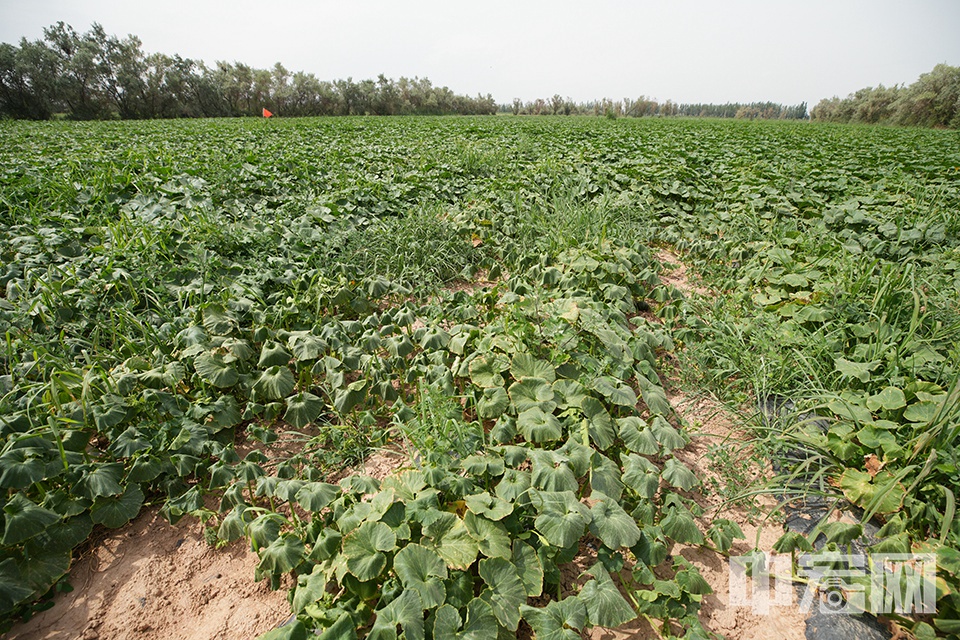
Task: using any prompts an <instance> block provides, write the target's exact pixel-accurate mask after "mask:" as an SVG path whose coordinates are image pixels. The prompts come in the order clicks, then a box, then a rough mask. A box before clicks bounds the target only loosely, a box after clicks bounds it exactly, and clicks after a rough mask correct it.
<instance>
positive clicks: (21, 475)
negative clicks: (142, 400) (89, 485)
mask: <svg viewBox="0 0 960 640" xmlns="http://www.w3.org/2000/svg"><path fill="white" fill-rule="evenodd" d="M132 428H133V427H130V429H132ZM130 429H127V431H130ZM125 433H126V432H125ZM0 467H2V468H3V475H2V476H0V487H3V488H4V489H26V488H27V487H29V486H30V485H32V484H34V483H35V482H40V481H41V480H43V479H44V478H45V477H46V475H47V473H46V467H47V465H46V463H45V462H44V460H43V459H42V458H39V457H37V456H36V451H35V450H34V449H32V448H28V447H21V448H18V449H10V450H9V451H7V452H6V453H4V454H3V455H2V456H0Z"/></svg>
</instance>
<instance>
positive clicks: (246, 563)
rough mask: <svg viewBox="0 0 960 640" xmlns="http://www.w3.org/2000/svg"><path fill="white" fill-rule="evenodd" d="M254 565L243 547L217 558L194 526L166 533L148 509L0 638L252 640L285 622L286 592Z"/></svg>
mask: <svg viewBox="0 0 960 640" xmlns="http://www.w3.org/2000/svg"><path fill="white" fill-rule="evenodd" d="M257 562H258V560H257V556H256V554H255V553H253V552H251V551H250V550H249V547H247V546H246V544H245V542H244V541H238V542H236V543H234V544H232V545H230V546H229V547H227V548H225V549H221V550H219V551H217V550H215V549H213V548H212V547H210V545H208V544H207V543H206V542H205V541H204V539H203V534H202V529H201V525H200V524H199V522H198V521H197V520H196V519H193V518H184V519H183V520H182V521H181V522H179V523H178V524H177V525H176V526H171V525H170V524H168V523H167V521H166V520H164V519H163V518H161V517H160V516H159V515H158V513H157V509H156V508H152V509H148V510H145V511H144V512H143V513H142V514H140V516H139V517H137V518H136V519H135V520H134V521H133V522H131V523H130V524H128V525H126V526H124V527H122V528H120V529H118V530H116V531H111V532H108V533H107V535H106V536H105V537H104V538H103V539H102V540H101V541H100V542H99V543H97V544H96V545H95V546H94V547H93V548H92V549H91V550H90V551H89V552H87V553H86V554H85V555H83V556H81V557H80V558H79V559H78V560H76V561H75V563H74V566H73V569H72V570H71V572H70V582H71V584H72V585H73V587H74V590H73V591H72V592H71V593H67V594H62V595H60V596H58V597H57V601H56V604H55V605H54V607H53V608H51V609H49V610H47V611H44V612H43V613H41V614H39V615H37V616H35V617H34V618H32V619H31V620H30V621H29V622H27V623H24V624H20V625H18V626H17V627H15V628H14V629H12V630H11V631H10V633H9V634H8V635H7V636H6V637H7V638H16V639H17V640H77V639H81V640H110V639H113V638H138V639H141V638H142V639H143V640H154V639H155V640H199V639H201V638H204V639H208V638H209V639H212V638H231V639H233V638H235V639H238V640H239V639H242V638H255V637H257V636H258V635H260V634H262V633H264V632H266V631H269V630H270V629H272V628H274V627H276V626H278V625H280V624H282V623H283V622H284V621H285V620H286V619H287V618H289V617H290V608H289V605H288V604H287V599H286V591H285V590H281V591H271V590H270V588H269V586H268V584H267V582H266V581H263V582H260V583H256V582H254V581H253V572H254V568H255V567H256V566H257Z"/></svg>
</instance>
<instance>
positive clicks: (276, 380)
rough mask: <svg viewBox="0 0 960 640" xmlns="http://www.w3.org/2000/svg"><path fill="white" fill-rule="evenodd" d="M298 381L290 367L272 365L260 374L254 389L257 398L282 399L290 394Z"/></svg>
mask: <svg viewBox="0 0 960 640" xmlns="http://www.w3.org/2000/svg"><path fill="white" fill-rule="evenodd" d="M295 384H296V381H295V380H294V378H293V374H292V373H290V369H288V368H287V367H285V366H282V367H281V366H274V367H270V368H269V369H267V370H266V371H264V372H263V373H261V374H260V377H259V378H257V381H256V382H254V383H253V391H254V393H256V394H257V398H259V399H266V400H281V399H283V398H286V397H287V396H288V395H290V392H291V391H293V387H294V386H295Z"/></svg>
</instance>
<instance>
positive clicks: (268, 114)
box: [263, 108, 273, 118]
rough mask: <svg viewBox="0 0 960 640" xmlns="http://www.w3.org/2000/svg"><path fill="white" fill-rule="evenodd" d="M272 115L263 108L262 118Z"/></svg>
mask: <svg viewBox="0 0 960 640" xmlns="http://www.w3.org/2000/svg"><path fill="white" fill-rule="evenodd" d="M272 115H273V114H272V113H270V112H269V111H267V109H266V108H264V110H263V117H264V118H269V117H270V116H272Z"/></svg>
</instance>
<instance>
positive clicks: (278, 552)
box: [257, 533, 307, 575]
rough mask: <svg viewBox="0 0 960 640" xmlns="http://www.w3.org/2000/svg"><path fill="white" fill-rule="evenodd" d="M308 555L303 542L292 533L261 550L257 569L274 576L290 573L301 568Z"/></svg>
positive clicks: (282, 536)
mask: <svg viewBox="0 0 960 640" xmlns="http://www.w3.org/2000/svg"><path fill="white" fill-rule="evenodd" d="M306 555H307V551H306V547H304V545H303V540H301V539H300V538H299V537H297V536H296V535H294V534H292V533H285V534H283V535H281V536H280V537H279V538H277V539H276V540H274V541H273V542H271V543H270V544H268V545H267V546H266V547H264V548H263V549H261V550H260V564H259V565H257V569H259V570H260V571H261V572H263V573H266V574H273V575H281V574H284V573H289V572H291V571H293V570H294V569H296V568H297V567H298V566H300V563H301V562H303V560H304V558H305V557H306Z"/></svg>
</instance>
